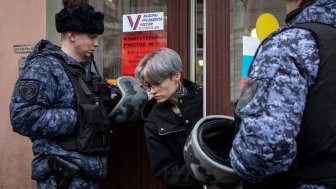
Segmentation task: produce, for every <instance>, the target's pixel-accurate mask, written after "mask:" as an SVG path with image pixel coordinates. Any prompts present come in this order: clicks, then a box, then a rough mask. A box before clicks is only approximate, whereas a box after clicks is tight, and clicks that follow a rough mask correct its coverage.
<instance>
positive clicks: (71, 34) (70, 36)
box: [66, 32, 76, 42]
mask: <svg viewBox="0 0 336 189" xmlns="http://www.w3.org/2000/svg"><path fill="white" fill-rule="evenodd" d="M66 37H67V38H68V40H69V41H71V42H74V41H75V39H76V36H75V32H66Z"/></svg>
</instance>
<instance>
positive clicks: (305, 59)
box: [230, 0, 336, 189]
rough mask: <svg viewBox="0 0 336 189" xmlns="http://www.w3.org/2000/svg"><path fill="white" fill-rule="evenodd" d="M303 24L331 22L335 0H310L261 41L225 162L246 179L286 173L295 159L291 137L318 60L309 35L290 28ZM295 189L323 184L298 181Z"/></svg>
mask: <svg viewBox="0 0 336 189" xmlns="http://www.w3.org/2000/svg"><path fill="white" fill-rule="evenodd" d="M306 22H318V23H324V24H327V25H331V26H336V1H330V0H315V1H314V3H313V4H311V5H310V6H308V7H306V8H305V9H303V10H302V11H301V12H300V13H298V14H297V15H296V16H295V17H294V18H293V19H292V21H291V23H289V24H288V25H287V26H285V27H283V28H280V29H279V30H278V31H276V32H274V33H273V34H271V36H270V37H268V38H267V39H265V40H264V41H263V43H262V44H261V46H260V48H259V50H258V52H257V53H256V56H255V59H254V62H253V64H252V67H251V70H250V74H249V82H248V83H247V85H246V87H245V88H244V89H243V91H242V94H241V96H240V98H239V100H238V105H237V107H236V114H237V116H238V117H239V118H241V120H242V121H241V124H240V130H239V132H238V134H237V135H236V137H235V139H234V141H233V147H232V149H231V152H230V160H231V164H232V167H233V168H234V169H235V170H236V171H237V173H238V174H239V175H240V176H242V177H243V178H244V179H246V180H247V181H249V182H260V181H262V180H263V179H265V178H266V177H267V176H271V175H274V174H277V173H281V172H286V171H288V169H289V168H290V167H291V164H292V163H293V160H294V159H295V157H296V153H297V146H296V141H295V138H296V136H297V135H298V132H299V131H300V124H301V119H302V115H303V111H304V107H305V102H306V96H307V93H308V89H309V87H311V86H312V85H313V84H314V82H315V80H316V77H317V73H318V67H319V63H320V59H319V50H318V48H317V44H316V42H315V40H314V37H313V35H312V34H311V33H310V32H309V31H308V30H305V29H299V28H293V27H291V25H292V24H299V23H306ZM298 188H300V189H308V188H309V189H317V188H318V189H324V188H326V186H318V185H308V184H302V185H301V186H299V187H298Z"/></svg>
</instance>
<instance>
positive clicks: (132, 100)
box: [109, 76, 148, 123]
mask: <svg viewBox="0 0 336 189" xmlns="http://www.w3.org/2000/svg"><path fill="white" fill-rule="evenodd" d="M117 88H118V91H119V92H120V95H121V98H120V100H119V101H118V103H117V104H116V106H115V107H114V108H113V109H112V111H111V112H110V114H109V118H110V119H111V121H112V122H113V123H134V122H137V121H139V120H140V119H141V110H142V108H143V106H144V105H145V103H146V102H147V100H148V94H147V92H146V90H145V89H144V88H143V87H142V86H141V84H140V82H139V81H138V80H136V79H135V78H134V77H131V76H122V77H119V78H118V79H117Z"/></svg>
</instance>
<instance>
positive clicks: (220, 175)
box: [184, 115, 241, 188]
mask: <svg viewBox="0 0 336 189" xmlns="http://www.w3.org/2000/svg"><path fill="white" fill-rule="evenodd" d="M234 136H235V121H234V118H233V117H229V116H223V115H212V116H207V117H204V118H202V119H200V120H199V121H198V122H197V123H196V125H195V127H194V128H193V130H192V131H191V133H190V135H189V137H188V139H187V141H186V143H185V146H184V160H185V162H186V164H187V167H188V169H189V170H190V171H191V172H192V174H193V176H194V177H195V178H196V179H197V180H198V181H200V182H201V183H202V184H204V185H207V186H217V187H222V188H224V187H229V186H230V187H231V186H232V187H233V186H237V185H239V183H240V182H241V179H240V177H239V176H238V175H237V174H236V172H235V171H234V170H233V169H232V168H231V166H230V162H229V152H230V149H231V146H232V141H233V139H234Z"/></svg>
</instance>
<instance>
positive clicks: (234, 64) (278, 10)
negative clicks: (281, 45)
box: [230, 0, 286, 101]
mask: <svg viewBox="0 0 336 189" xmlns="http://www.w3.org/2000/svg"><path fill="white" fill-rule="evenodd" d="M263 13H270V14H272V15H273V16H274V17H275V18H276V19H277V21H278V22H279V25H280V26H283V25H284V24H285V23H284V20H285V16H286V9H285V1H284V0H272V1H270V0H230V19H231V20H230V33H231V34H230V81H231V82H230V85H231V86H230V88H231V100H233V101H234V100H236V99H237V98H238V97H239V95H240V91H241V88H242V86H243V84H242V79H243V73H245V72H247V71H246V70H248V68H246V66H245V65H244V66H242V63H243V45H251V44H248V43H245V42H244V44H243V36H248V37H251V33H252V35H255V33H254V32H255V30H254V29H255V28H256V22H257V19H258V17H259V16H260V15H261V14H263ZM253 33H254V34H253ZM256 40H257V42H258V43H260V40H259V38H257V37H256ZM252 45H253V44H252ZM254 45H255V44H254ZM252 56H253V55H252ZM244 61H245V60H244ZM243 70H244V71H243Z"/></svg>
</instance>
